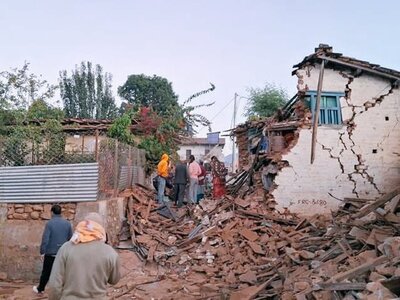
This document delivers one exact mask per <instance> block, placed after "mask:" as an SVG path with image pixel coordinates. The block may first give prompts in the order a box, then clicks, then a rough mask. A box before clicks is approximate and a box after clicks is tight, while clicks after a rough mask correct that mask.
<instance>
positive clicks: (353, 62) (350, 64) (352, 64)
mask: <svg viewBox="0 0 400 300" xmlns="http://www.w3.org/2000/svg"><path fill="white" fill-rule="evenodd" d="M322 59H325V60H326V61H327V62H328V64H327V66H326V67H329V65H331V64H332V65H336V66H340V67H342V68H351V69H355V70H360V71H365V72H369V73H372V74H375V75H377V76H381V77H385V78H389V79H392V80H400V72H399V71H396V70H393V69H388V68H384V67H381V66H380V65H377V64H373V63H370V62H368V61H364V60H359V59H356V58H352V57H348V56H344V55H343V54H342V53H336V52H333V49H332V47H331V46H329V45H325V44H320V45H319V47H318V48H315V53H313V54H311V55H308V56H306V57H305V58H304V59H303V61H302V62H300V63H298V64H296V65H294V66H293V68H296V70H294V71H293V73H292V74H295V72H296V71H297V69H298V68H301V67H303V66H305V65H307V64H313V63H315V62H321V60H322Z"/></svg>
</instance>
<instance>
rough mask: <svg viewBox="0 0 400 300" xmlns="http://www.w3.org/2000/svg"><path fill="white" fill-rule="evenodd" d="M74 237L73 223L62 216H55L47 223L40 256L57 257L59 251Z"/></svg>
mask: <svg viewBox="0 0 400 300" xmlns="http://www.w3.org/2000/svg"><path fill="white" fill-rule="evenodd" d="M71 237H72V226H71V223H70V222H68V221H67V220H65V219H63V218H62V217H61V216H60V215H54V214H53V217H52V219H51V220H50V221H48V222H47V224H46V227H45V229H44V232H43V237H42V243H41V245H40V254H46V255H56V254H57V251H58V249H60V247H61V246H62V245H63V244H64V243H65V242H66V241H68V240H69V239H70V238H71Z"/></svg>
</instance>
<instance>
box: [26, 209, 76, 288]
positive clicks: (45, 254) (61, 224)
mask: <svg viewBox="0 0 400 300" xmlns="http://www.w3.org/2000/svg"><path fill="white" fill-rule="evenodd" d="M51 212H52V218H51V220H50V221H49V222H47V224H46V227H45V229H44V232H43V236H42V243H41V245H40V255H41V256H42V258H43V269H42V275H41V276H40V282H39V285H38V286H34V287H33V291H34V292H35V293H37V294H38V293H42V292H43V291H44V289H45V287H46V284H47V282H48V281H49V278H50V273H51V269H52V267H53V263H54V259H55V257H56V254H57V252H58V249H60V247H61V246H62V245H63V244H64V243H65V242H66V241H68V240H69V239H70V238H71V237H72V226H71V223H70V222H68V221H67V220H65V219H63V218H62V217H61V206H60V205H57V204H55V205H53V206H52V207H51Z"/></svg>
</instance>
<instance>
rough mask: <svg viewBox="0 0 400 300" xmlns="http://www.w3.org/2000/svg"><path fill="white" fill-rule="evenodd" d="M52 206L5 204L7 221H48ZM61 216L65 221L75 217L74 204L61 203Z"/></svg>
mask: <svg viewBox="0 0 400 300" xmlns="http://www.w3.org/2000/svg"><path fill="white" fill-rule="evenodd" d="M52 205H53V204H28V203H26V204H7V219H8V220H50V219H51V207H52ZM60 206H61V209H62V215H63V217H64V218H66V219H67V220H70V221H71V220H73V219H74V217H75V210H76V203H61V204H60Z"/></svg>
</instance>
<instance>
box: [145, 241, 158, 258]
mask: <svg viewBox="0 0 400 300" xmlns="http://www.w3.org/2000/svg"><path fill="white" fill-rule="evenodd" d="M157 246H158V243H154V244H153V245H151V246H150V249H149V252H148V253H147V261H148V262H153V261H154V253H155V252H156V250H157Z"/></svg>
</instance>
